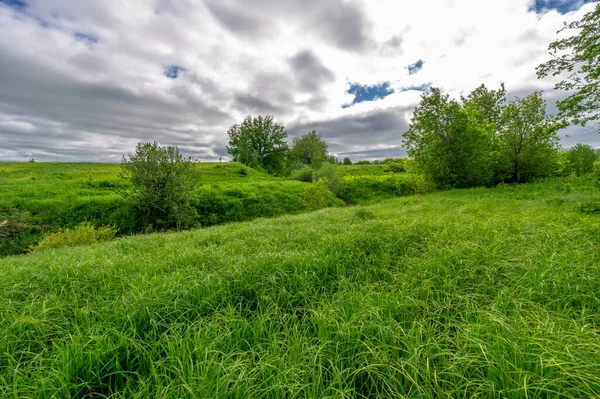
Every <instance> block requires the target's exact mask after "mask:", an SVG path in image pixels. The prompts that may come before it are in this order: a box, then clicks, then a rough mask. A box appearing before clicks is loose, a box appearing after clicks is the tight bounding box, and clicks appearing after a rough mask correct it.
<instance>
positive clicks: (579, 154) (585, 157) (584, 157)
mask: <svg viewBox="0 0 600 399" xmlns="http://www.w3.org/2000/svg"><path fill="white" fill-rule="evenodd" d="M599 157H600V156H599V155H598V153H597V152H596V150H594V148H592V147H591V146H590V145H588V144H581V143H578V144H575V145H574V146H573V147H571V148H570V149H569V150H568V151H567V153H566V160H567V170H568V172H569V173H574V174H575V175H577V176H583V175H586V174H589V173H592V172H593V171H594V163H595V162H597V161H598V158H599Z"/></svg>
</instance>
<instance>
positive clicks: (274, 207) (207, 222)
mask: <svg viewBox="0 0 600 399" xmlns="http://www.w3.org/2000/svg"><path fill="white" fill-rule="evenodd" d="M305 187H306V184H304V183H299V182H291V181H281V182H270V183H267V182H264V183H258V182H256V183H249V184H244V185H242V184H226V185H220V186H218V187H201V188H200V189H198V190H197V191H196V192H195V195H194V200H193V201H192V206H193V207H194V209H195V210H196V212H197V213H198V217H197V220H198V222H199V223H200V224H201V225H202V226H212V225H216V224H223V223H231V222H239V221H244V220H251V219H255V218H260V217H273V216H280V215H284V214H287V213H299V212H302V211H306V210H307V208H305V207H304V205H303V203H302V200H301V198H302V193H303V191H304V188H305Z"/></svg>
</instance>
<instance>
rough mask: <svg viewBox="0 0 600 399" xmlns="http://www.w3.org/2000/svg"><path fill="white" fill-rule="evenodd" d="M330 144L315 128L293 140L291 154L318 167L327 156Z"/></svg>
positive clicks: (307, 163)
mask: <svg viewBox="0 0 600 399" xmlns="http://www.w3.org/2000/svg"><path fill="white" fill-rule="evenodd" d="M327 150H328V145H327V142H326V141H325V140H323V138H321V135H320V134H317V132H315V131H314V130H313V131H312V132H309V133H306V134H305V135H303V136H300V137H294V139H293V140H292V149H291V150H290V156H291V157H292V158H294V159H298V160H299V161H301V162H302V163H304V164H306V165H309V166H312V167H315V168H318V167H320V166H321V165H322V164H323V162H324V161H325V159H326V158H327Z"/></svg>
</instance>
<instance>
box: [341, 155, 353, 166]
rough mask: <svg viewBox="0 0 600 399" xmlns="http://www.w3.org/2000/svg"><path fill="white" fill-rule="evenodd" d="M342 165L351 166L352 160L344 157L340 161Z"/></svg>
mask: <svg viewBox="0 0 600 399" xmlns="http://www.w3.org/2000/svg"><path fill="white" fill-rule="evenodd" d="M342 163H343V164H344V165H352V160H351V159H350V158H348V157H345V158H344V159H343V161H342Z"/></svg>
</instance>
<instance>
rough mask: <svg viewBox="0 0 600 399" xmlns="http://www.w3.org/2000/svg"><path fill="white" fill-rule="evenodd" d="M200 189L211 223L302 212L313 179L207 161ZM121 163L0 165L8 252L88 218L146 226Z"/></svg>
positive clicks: (2, 249)
mask: <svg viewBox="0 0 600 399" xmlns="http://www.w3.org/2000/svg"><path fill="white" fill-rule="evenodd" d="M197 167H198V168H199V169H200V170H201V172H202V178H201V187H200V188H199V189H198V190H197V192H196V193H195V196H196V198H197V201H196V203H195V205H196V208H197V209H198V211H199V214H200V216H199V220H198V222H199V223H200V224H201V225H203V226H210V225H213V224H219V223H225V222H231V221H240V220H248V219H252V218H255V217H264V216H276V215H282V214H285V213H297V212H300V211H302V210H304V208H303V206H302V204H301V202H300V198H301V195H302V192H303V190H304V187H305V184H303V183H300V182H297V181H286V180H283V179H278V178H275V177H272V176H270V175H268V174H265V173H260V172H257V171H255V170H253V169H251V168H247V167H244V166H243V165H241V164H238V163H200V164H198V165H197ZM119 172H120V165H119V164H86V163H16V162H15V163H0V222H2V221H4V220H8V225H7V226H4V227H3V228H1V229H0V256H5V255H11V254H19V253H23V252H25V251H26V250H27V247H28V246H30V245H32V244H34V243H36V242H37V241H39V240H41V239H42V238H43V237H44V235H46V234H48V233H49V232H54V231H57V230H59V229H62V228H72V227H74V226H77V225H78V224H79V223H81V222H83V221H88V222H90V223H92V224H93V225H95V226H97V227H98V226H102V225H113V226H116V227H117V228H118V229H119V232H120V234H130V233H137V232H139V231H140V227H139V226H138V221H137V220H136V218H135V216H136V213H135V212H133V211H132V205H131V204H130V203H129V201H127V200H125V199H124V198H123V197H122V196H121V195H119V194H118V191H119V190H122V189H124V188H126V187H127V181H125V180H123V179H121V178H120V177H119Z"/></svg>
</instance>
